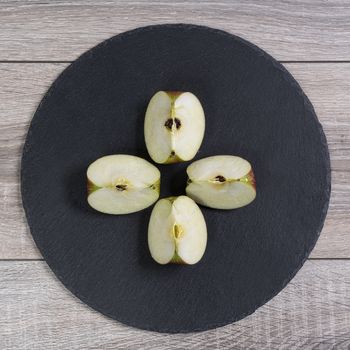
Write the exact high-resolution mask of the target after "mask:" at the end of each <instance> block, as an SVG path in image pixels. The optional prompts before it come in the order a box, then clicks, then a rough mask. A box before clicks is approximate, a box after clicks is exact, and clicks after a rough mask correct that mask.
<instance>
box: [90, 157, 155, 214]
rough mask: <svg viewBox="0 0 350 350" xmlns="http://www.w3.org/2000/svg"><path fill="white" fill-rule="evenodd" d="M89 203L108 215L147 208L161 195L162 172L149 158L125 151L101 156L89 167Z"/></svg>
mask: <svg viewBox="0 0 350 350" xmlns="http://www.w3.org/2000/svg"><path fill="white" fill-rule="evenodd" d="M87 182H88V203H89V204H90V206H91V207H92V208H94V209H96V210H98V211H100V212H102V213H106V214H128V213H133V212H135V211H139V210H142V209H145V208H147V207H149V206H150V205H152V204H153V203H154V202H155V201H156V200H157V199H158V197H159V185H160V172H159V170H158V169H157V168H156V167H155V166H154V165H152V164H151V163H149V162H147V161H146V160H144V159H142V158H139V157H135V156H129V155H125V154H117V155H109V156H105V157H102V158H99V159H97V160H96V161H95V162H93V163H92V164H91V165H90V166H89V168H88V170H87Z"/></svg>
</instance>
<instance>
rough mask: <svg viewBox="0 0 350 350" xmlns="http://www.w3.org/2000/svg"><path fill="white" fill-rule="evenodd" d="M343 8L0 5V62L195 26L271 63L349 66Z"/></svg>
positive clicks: (314, 4) (303, 2) (272, 0)
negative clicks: (238, 42) (226, 36)
mask: <svg viewBox="0 0 350 350" xmlns="http://www.w3.org/2000/svg"><path fill="white" fill-rule="evenodd" d="M349 18H350V2H349V1H347V0H332V1H327V2H325V1H323V0H296V1H277V0H265V1H259V0H250V1H232V0H220V1H213V0H203V1H200V2H199V1H184V0H176V1H156V0H153V1H152V0H151V1H148V0H138V1H123V0H115V1H108V0H103V1H98V2H96V1H94V0H88V1H82V0H79V1H62V0H61V1H54V2H53V1H50V2H49V1H47V2H43V1H39V0H38V1H25V0H7V1H1V3H0V28H1V31H0V60H73V59H75V58H76V57H77V56H78V55H80V54H81V53H83V52H84V51H85V50H87V49H88V48H90V47H92V46H94V45H96V44H97V43H99V42H100V41H102V40H104V39H107V38H109V37H110V36H113V35H115V34H118V33H121V32H124V31H126V30H129V29H133V28H136V27H140V26H145V25H150V24H160V23H175V22H183V23H195V24H201V25H207V26H212V27H215V28H220V29H223V30H226V31H228V32H230V33H234V34H237V35H239V36H241V37H243V38H245V39H247V40H249V41H251V42H253V43H255V44H256V45H258V46H260V47H261V48H263V49H265V50H266V51H267V52H269V53H270V54H271V55H273V56H274V57H276V58H277V59H278V60H288V61H290V60H350V21H349Z"/></svg>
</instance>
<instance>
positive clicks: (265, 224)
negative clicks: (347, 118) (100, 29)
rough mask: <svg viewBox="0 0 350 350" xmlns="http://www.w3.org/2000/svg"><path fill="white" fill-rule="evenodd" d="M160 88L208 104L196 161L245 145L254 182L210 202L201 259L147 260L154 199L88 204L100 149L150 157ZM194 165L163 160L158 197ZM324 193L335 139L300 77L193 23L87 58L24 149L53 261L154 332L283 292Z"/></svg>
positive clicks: (203, 324) (136, 36) (190, 325)
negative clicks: (123, 211) (116, 207)
mask: <svg viewBox="0 0 350 350" xmlns="http://www.w3.org/2000/svg"><path fill="white" fill-rule="evenodd" d="M158 90H184V91H191V92H193V93H195V94H196V95H197V96H198V97H199V99H200V100H201V101H202V103H203V107H204V110H205V113H206V122H207V127H206V132H205V138H204V141H203V144H202V146H201V148H200V151H199V153H198V154H197V157H196V159H199V158H202V157H206V156H210V155H218V154H234V155H240V156H242V157H244V158H246V159H248V160H250V161H251V163H252V165H253V168H254V170H255V175H256V179H257V191H258V192H257V198H256V200H255V201H254V202H253V203H252V204H251V205H249V206H247V207H244V208H242V209H237V210H232V211H219V210H210V209H206V208H203V213H204V215H205V218H206V221H207V226H208V232H209V237H208V246H207V251H206V253H205V255H204V258H203V259H202V261H201V262H200V263H198V264H197V265H195V266H175V265H169V266H160V265H157V264H156V263H155V262H153V261H152V259H151V257H150V254H149V251H148V248H147V225H148V219H149V215H150V212H151V210H152V208H148V209H146V210H144V211H142V212H138V213H135V214H130V215H124V216H109V215H103V214H100V213H98V212H95V211H94V210H92V209H90V208H89V207H88V205H87V202H86V180H85V172H86V168H87V166H88V165H89V164H90V163H91V162H92V161H94V160H95V159H97V158H99V157H101V156H103V155H107V154H113V153H127V154H133V155H138V156H141V157H144V158H146V159H148V160H150V158H149V156H148V154H147V151H146V148H145V143H144V139H143V118H144V113H145V109H146V106H147V103H148V101H149V99H150V97H151V96H152V95H153V94H154V93H155V92H156V91H158ZM187 165H188V163H182V164H177V165H167V166H159V169H160V170H161V172H162V187H161V196H162V197H164V196H169V195H176V194H181V193H183V192H184V187H185V181H186V176H185V169H186V167H187ZM329 195H330V163H329V155H328V149H327V143H326V139H325V136H324V134H323V131H322V127H321V125H320V124H319V122H318V120H317V117H316V115H315V112H314V110H313V108H312V106H311V104H310V102H309V100H308V99H307V98H306V96H305V95H304V94H303V92H302V90H301V89H300V87H299V85H298V84H297V83H296V81H295V80H294V79H293V78H292V76H291V75H290V74H289V73H288V72H287V71H286V70H285V69H284V68H283V66H282V65H280V64H279V63H277V62H276V61H275V60H274V59H273V58H271V57H270V56H269V55H267V54H266V53H265V52H263V51H262V50H260V49H258V48H257V47H256V46H254V45H252V44H250V43H248V42H246V41H244V40H242V39H240V38H238V37H235V36H232V35H229V34H227V33H225V32H222V31H219V30H214V29H210V28H206V27H199V26H193V25H162V26H151V27H146V28H140V29H136V30H134V31H130V32H127V33H123V34H121V35H118V36H115V37H113V38H111V39H109V40H107V41H105V42H103V43H102V44H100V45H98V46H97V47H95V48H93V49H92V50H90V51H88V52H87V53H85V54H84V55H82V56H81V57H80V58H79V59H78V60H77V61H75V62H74V63H73V64H72V65H70V66H69V67H68V68H67V69H66V70H65V71H64V72H63V73H62V74H61V75H60V76H59V77H58V79H57V80H56V81H55V83H54V84H53V85H52V87H51V88H50V89H49V91H48V93H47V94H46V96H45V97H44V99H43V100H42V102H41V104H40V106H39V108H38V110H37V111H36V113H35V116H34V118H33V121H32V124H31V126H30V129H29V132H28V136H27V140H26V143H25V146H24V150H23V158H22V197H23V204H24V208H25V211H26V215H27V219H28V223H29V226H30V229H31V232H32V235H33V237H34V239H35V242H36V244H37V246H38V247H39V249H40V251H41V253H42V254H43V256H44V258H45V259H46V261H47V263H48V264H49V266H50V267H51V269H52V270H53V271H54V272H55V274H56V275H57V277H58V278H59V279H60V280H61V281H62V283H63V284H64V285H65V286H66V287H67V288H68V289H69V290H70V291H71V292H73V293H74V294H75V295H76V296H77V297H78V298H80V299H81V300H83V301H84V302H85V303H86V304H88V305H90V306H91V307H93V308H94V309H96V310H98V311H100V312H102V313H103V314H105V315H108V316H110V317H112V318H114V319H116V320H118V321H121V322H123V323H125V324H128V325H132V326H135V327H139V328H142V329H148V330H154V331H159V332H172V333H175V332H192V331H200V330H206V329H210V328H215V327H218V326H223V325H226V324H228V323H231V322H233V321H236V320H239V319H241V318H243V317H244V316H247V315H249V314H250V313H252V312H254V310H256V309H257V308H258V307H259V306H261V305H263V304H264V303H265V302H267V301H268V300H269V299H271V298H272V297H273V296H274V295H276V294H277V293H278V292H279V291H281V289H282V288H283V287H284V286H285V285H286V284H287V283H288V282H289V281H290V280H291V278H292V277H293V276H294V275H295V273H296V272H297V271H298V270H299V269H300V267H301V266H302V264H303V262H304V261H305V259H306V258H307V256H308V255H309V253H310V251H311V250H312V248H313V247H314V245H315V242H316V240H317V238H318V236H319V233H320V231H321V228H322V226H323V222H324V219H325V215H326V212H327V207H328V201H329Z"/></svg>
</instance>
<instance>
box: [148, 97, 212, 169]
mask: <svg viewBox="0 0 350 350" xmlns="http://www.w3.org/2000/svg"><path fill="white" fill-rule="evenodd" d="M204 129H205V117H204V112H203V108H202V105H201V103H200V102H199V100H198V98H197V97H196V96H195V95H193V94H192V93H190V92H179V91H159V92H157V93H156V94H155V95H154V96H153V97H152V98H151V100H150V102H149V104H148V107H147V111H146V115H145V123H144V134H145V141H146V146H147V150H148V153H149V155H150V157H151V158H152V159H153V160H154V161H155V162H156V163H159V164H169V163H176V162H181V161H188V160H191V159H192V158H193V157H194V156H195V155H196V153H197V151H198V149H199V147H200V145H201V143H202V140H203V136H204Z"/></svg>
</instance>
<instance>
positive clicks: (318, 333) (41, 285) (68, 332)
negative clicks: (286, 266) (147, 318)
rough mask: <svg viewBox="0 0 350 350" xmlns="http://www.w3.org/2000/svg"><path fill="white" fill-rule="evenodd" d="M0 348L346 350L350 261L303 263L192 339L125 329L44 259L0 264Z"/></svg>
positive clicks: (349, 341) (349, 342)
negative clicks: (247, 310)
mask: <svg viewBox="0 0 350 350" xmlns="http://www.w3.org/2000/svg"><path fill="white" fill-rule="evenodd" d="M0 275H1V280H0V295H1V298H0V309H1V313H0V348H1V349H7V350H11V349H37V350H39V349H72V350H73V349H133V350H137V349H151V350H157V349H159V350H160V349H165V348H166V349H204V348H206V349H228V348H229V349H242V350H243V349H261V350H264V349H269V350H271V349H281V350H282V349H288V350H289V349H338V350H341V349H344V350H345V349H349V347H350V312H349V311H350V261H349V260H347V261H339V260H332V261H325V260H319V261H307V262H306V264H305V265H304V267H303V268H302V269H301V271H300V272H299V273H298V274H297V276H296V277H295V278H294V279H293V280H292V282H291V283H290V284H289V285H288V286H287V287H286V288H285V289H284V290H283V291H282V292H281V293H280V294H279V295H278V296H276V297H275V298H274V299H273V300H271V301H270V302H268V303H267V304H265V305H264V306H263V307H261V308H260V309H258V310H257V311H256V312H255V313H254V314H253V315H251V316H248V317H247V318H245V319H243V320H241V321H239V322H237V323H235V324H232V325H228V326H225V327H221V328H218V329H215V330H211V331H206V332H201V333H192V334H175V335H169V334H159V333H154V332H146V331H141V330H137V329H134V328H131V327H127V326H124V325H122V324H120V323H118V322H115V321H113V320H111V319H108V318H106V317H104V316H102V315H100V314H99V313H98V312H95V311H93V310H92V309H90V308H89V307H87V306H86V305H85V304H83V303H82V302H80V301H79V300H78V299H77V298H75V297H74V296H72V294H70V292H68V291H67V290H66V289H65V288H64V287H63V286H62V285H61V284H60V282H58V280H57V279H56V278H55V277H54V276H53V274H52V272H51V271H50V270H49V268H48V267H47V265H46V263H45V262H0Z"/></svg>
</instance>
